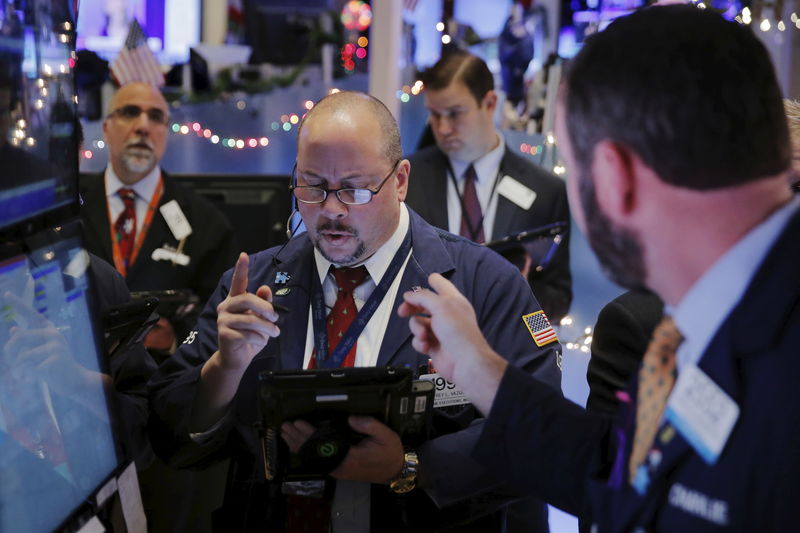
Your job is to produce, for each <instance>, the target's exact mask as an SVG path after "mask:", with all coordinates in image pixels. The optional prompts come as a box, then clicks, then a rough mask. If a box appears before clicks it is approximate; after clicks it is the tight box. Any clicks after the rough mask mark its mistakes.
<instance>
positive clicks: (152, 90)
mask: <svg viewBox="0 0 800 533" xmlns="http://www.w3.org/2000/svg"><path fill="white" fill-rule="evenodd" d="M140 98H146V99H147V100H150V101H152V102H157V103H158V104H159V107H160V108H162V109H163V110H164V111H165V112H166V111H168V110H169V106H168V105H167V101H166V99H164V95H163V94H161V91H159V90H158V89H157V88H156V87H154V86H153V85H150V84H149V83H144V82H141V81H135V82H132V83H127V84H125V85H123V86H122V87H120V88H119V90H118V91H117V92H116V93H114V96H113V97H112V98H111V103H110V105H109V108H108V111H109V113H110V112H113V111H114V110H115V109H118V108H119V106H120V105H125V103H127V102H128V101H129V100H132V99H140ZM121 102H125V103H123V104H120V103H121Z"/></svg>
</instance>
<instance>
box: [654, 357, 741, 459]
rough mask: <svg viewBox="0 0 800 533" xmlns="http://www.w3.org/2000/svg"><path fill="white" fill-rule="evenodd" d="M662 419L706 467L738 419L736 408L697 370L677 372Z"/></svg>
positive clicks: (723, 392)
mask: <svg viewBox="0 0 800 533" xmlns="http://www.w3.org/2000/svg"><path fill="white" fill-rule="evenodd" d="M664 416H665V418H666V419H667V420H668V421H669V422H671V423H672V425H673V426H675V428H676V429H677V430H678V431H679V432H680V433H681V435H683V437H684V438H685V439H686V440H687V441H688V442H689V444H691V446H692V448H694V449H695V451H696V452H697V453H698V454H699V455H700V457H702V458H703V460H705V462H706V463H708V464H709V465H713V464H714V463H716V462H717V459H718V458H719V455H720V453H722V450H723V448H724V447H725V443H726V442H727V441H728V437H729V436H730V434H731V431H732V430H733V426H734V425H735V424H736V420H737V419H738V418H739V406H738V405H737V404H736V402H735V401H733V399H731V397H730V396H728V394H727V393H726V392H725V391H724V390H722V388H721V387H720V386H719V385H717V384H716V383H714V381H713V380H712V379H711V378H710V377H708V376H707V375H706V373H705V372H703V371H702V370H700V369H699V368H698V367H697V366H694V365H692V366H689V367H688V368H686V369H681V371H680V373H679V374H678V381H677V382H676V383H675V388H674V389H673V390H672V394H670V397H669V400H668V401H667V407H666V411H665V414H664Z"/></svg>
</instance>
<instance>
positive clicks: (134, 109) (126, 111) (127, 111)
mask: <svg viewBox="0 0 800 533" xmlns="http://www.w3.org/2000/svg"><path fill="white" fill-rule="evenodd" d="M116 113H117V115H118V116H119V117H120V118H124V119H125V120H131V119H134V118H139V115H141V114H142V108H141V107H139V106H138V105H124V106H122V107H120V108H119V109H117V111H116Z"/></svg>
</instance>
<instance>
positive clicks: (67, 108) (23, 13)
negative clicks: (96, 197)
mask: <svg viewBox="0 0 800 533" xmlns="http://www.w3.org/2000/svg"><path fill="white" fill-rule="evenodd" d="M72 6H74V4H73V2H72V1H71V0H70V1H68V0H55V1H51V2H34V1H28V2H20V1H19V0H14V1H12V0H0V35H2V39H0V161H2V166H1V167H0V231H3V232H6V231H11V229H12V227H15V226H18V225H20V224H22V223H24V222H26V221H27V223H28V226H29V231H36V230H38V229H41V227H44V226H46V225H50V224H55V223H57V222H59V221H61V220H63V219H64V218H65V217H66V216H68V215H70V214H73V213H74V212H75V211H76V210H77V198H78V195H77V187H76V185H77V183H76V179H75V178H76V176H77V172H78V146H77V138H76V136H75V124H76V113H75V109H76V102H75V92H74V87H73V78H72V69H73V67H74V64H75V60H74V57H73V55H72V48H71V46H72V41H73V40H74V32H75V24H74V20H73V18H74V17H73V15H74V13H73V12H72V10H73V7H72ZM30 224H36V225H37V227H30Z"/></svg>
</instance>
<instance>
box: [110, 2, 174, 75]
mask: <svg viewBox="0 0 800 533" xmlns="http://www.w3.org/2000/svg"><path fill="white" fill-rule="evenodd" d="M110 68H111V74H112V75H113V76H114V79H115V80H117V83H119V84H120V86H122V85H125V84H126V83H131V82H134V81H143V82H145V83H149V84H151V85H154V86H156V87H162V86H163V85H164V73H163V72H161V65H159V63H158V59H156V56H155V54H153V51H152V50H150V47H148V46H147V36H146V35H145V34H144V30H142V27H141V26H140V25H139V21H137V20H136V19H135V18H134V19H133V21H131V26H130V29H129V30H128V38H127V39H125V45H124V46H123V47H122V50H120V51H119V54H117V57H116V58H115V59H114V61H113V62H112V63H111V65H110Z"/></svg>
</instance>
